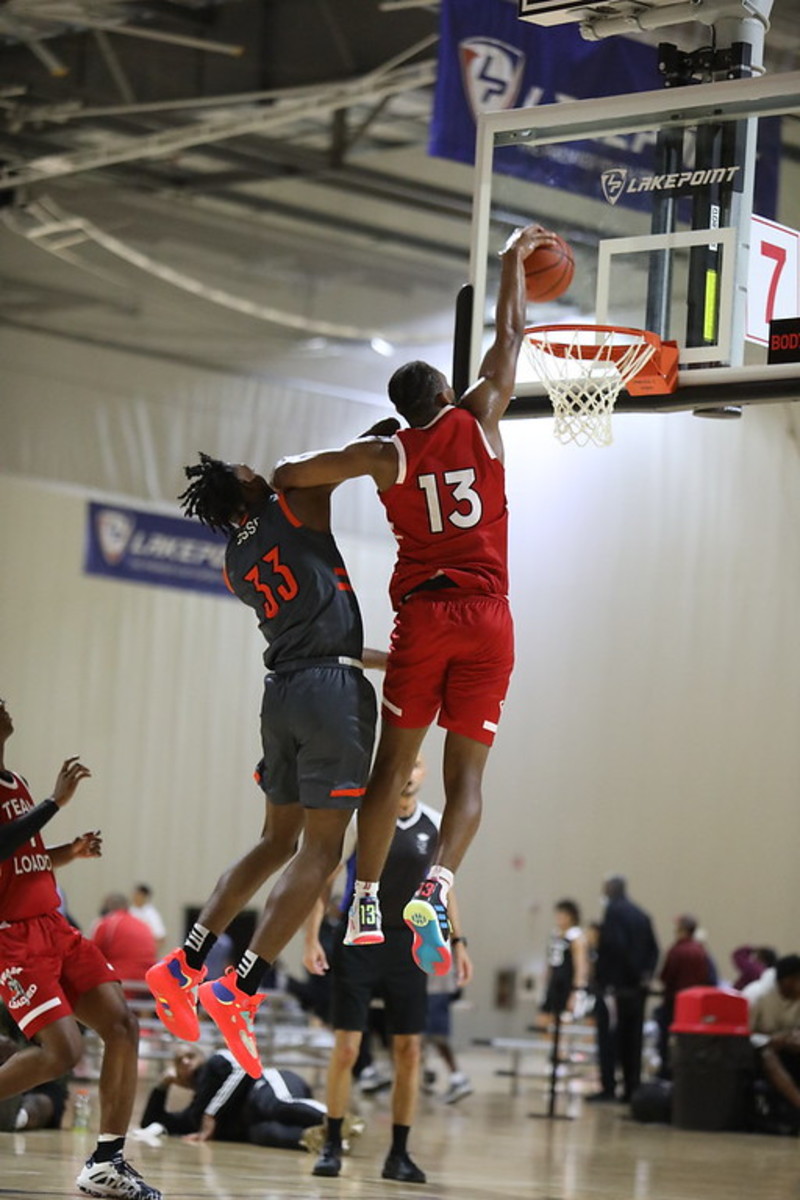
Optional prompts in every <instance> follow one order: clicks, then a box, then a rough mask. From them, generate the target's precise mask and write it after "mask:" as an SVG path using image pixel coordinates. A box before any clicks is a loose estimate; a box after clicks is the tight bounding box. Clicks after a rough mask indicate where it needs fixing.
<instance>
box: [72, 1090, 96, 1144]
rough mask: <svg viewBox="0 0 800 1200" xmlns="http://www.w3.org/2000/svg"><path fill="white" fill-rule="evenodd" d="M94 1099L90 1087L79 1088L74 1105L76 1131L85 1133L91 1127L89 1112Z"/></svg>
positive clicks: (73, 1122)
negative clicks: (90, 1093)
mask: <svg viewBox="0 0 800 1200" xmlns="http://www.w3.org/2000/svg"><path fill="white" fill-rule="evenodd" d="M91 1107H92V1100H91V1096H90V1095H89V1089H88V1088H78V1090H77V1091H76V1092H75V1097H74V1099H73V1105H72V1128H73V1129H74V1130H76V1132H83V1133H85V1132H86V1130H87V1129H88V1128H89V1114H90V1112H91Z"/></svg>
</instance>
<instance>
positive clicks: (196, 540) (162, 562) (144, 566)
mask: <svg viewBox="0 0 800 1200" xmlns="http://www.w3.org/2000/svg"><path fill="white" fill-rule="evenodd" d="M226 545H227V539H226V538H225V537H223V536H221V535H220V534H216V533H213V532H212V531H211V530H210V529H206V527H205V526H204V525H200V524H199V523H198V522H196V521H188V520H185V519H184V518H183V517H163V516H160V515H159V514H157V513H152V512H146V511H143V510H141V509H133V508H124V507H122V506H121V505H119V504H97V503H95V502H90V503H89V505H88V506H87V509H86V537H85V546H84V563H83V567H84V571H85V572H86V574H87V575H105V576H106V577H107V578H111V579H119V580H122V581H123V582H125V583H149V584H160V585H162V586H164V587H175V588H189V589H190V590H191V591H195V592H211V593H213V594H214V595H219V596H229V595H230V592H229V591H228V589H227V587H226V586H225V583H224V581H223V578H222V569H223V566H224V564H225V547H226Z"/></svg>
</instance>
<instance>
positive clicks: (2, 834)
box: [0, 756, 91, 862]
mask: <svg viewBox="0 0 800 1200" xmlns="http://www.w3.org/2000/svg"><path fill="white" fill-rule="evenodd" d="M89 775H91V771H90V770H89V768H88V767H85V766H84V765H83V763H81V762H79V761H78V758H77V756H75V757H73V758H68V759H67V760H66V761H65V763H64V765H63V766H62V768H61V770H60V771H59V773H58V778H57V779H56V786H55V788H54V789H53V794H52V796H48V797H47V799H46V800H42V801H41V803H40V804H37V805H36V807H35V808H32V809H31V810H30V812H26V813H24V814H23V815H22V816H21V817H17V818H16V819H15V820H13V821H9V823H8V824H7V825H3V826H0V862H3V861H4V859H7V858H10V857H11V855H12V854H13V853H14V851H15V850H19V848H20V846H24V845H25V843H26V842H29V841H30V839H31V838H32V837H33V836H34V835H35V834H37V833H39V831H40V830H41V829H43V828H44V826H45V825H46V824H47V822H48V821H52V819H53V817H54V816H55V815H56V813H57V812H58V810H59V809H60V808H63V807H64V805H65V804H67V803H68V802H69V801H70V800H71V799H72V797H73V796H74V794H75V789H76V788H77V786H78V784H79V783H80V781H81V780H82V779H86V778H87V776H89Z"/></svg>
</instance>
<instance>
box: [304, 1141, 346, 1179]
mask: <svg viewBox="0 0 800 1200" xmlns="http://www.w3.org/2000/svg"><path fill="white" fill-rule="evenodd" d="M341 1169H342V1148H341V1146H335V1145H334V1144H333V1142H326V1143H325V1145H324V1146H323V1147H322V1153H321V1154H320V1156H319V1158H318V1159H317V1161H316V1162H315V1163H314V1170H313V1171H312V1172H311V1174H312V1175H326V1176H329V1177H333V1176H336V1175H338V1174H339V1172H340V1171H341Z"/></svg>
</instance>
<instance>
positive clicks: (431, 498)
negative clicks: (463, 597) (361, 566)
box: [379, 405, 508, 608]
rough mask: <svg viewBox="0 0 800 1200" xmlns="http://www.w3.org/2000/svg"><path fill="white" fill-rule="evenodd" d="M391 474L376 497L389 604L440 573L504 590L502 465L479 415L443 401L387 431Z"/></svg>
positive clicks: (468, 584)
mask: <svg viewBox="0 0 800 1200" xmlns="http://www.w3.org/2000/svg"><path fill="white" fill-rule="evenodd" d="M392 440H393V441H394V444H395V446H396V447H397V453H398V455H399V460H400V461H399V464H398V471H397V479H396V481H395V483H393V484H392V486H391V487H389V488H387V489H386V491H385V492H380V493H379V495H380V498H381V500H382V501H383V504H384V506H385V508H386V515H387V517H388V518H389V521H390V523H391V526H392V530H393V532H394V535H395V537H396V538H397V562H396V563H395V567H394V573H393V575H392V580H391V583H390V584H389V595H390V597H391V601H392V604H393V606H394V608H398V607H399V605H400V603H401V601H402V600H403V598H404V596H406V595H407V593H408V592H410V591H412V590H413V589H414V588H415V587H418V586H419V584H421V583H424V582H425V580H427V579H432V578H433V577H434V576H436V575H440V574H445V575H446V576H447V577H448V578H449V579H451V580H452V581H453V583H455V584H457V585H458V586H459V587H463V588H465V589H469V591H471V592H476V591H477V592H486V593H489V594H492V595H500V596H505V595H506V593H507V592H508V508H507V505H506V492H505V471H504V468H503V464H502V463H501V462H500V460H499V459H498V457H497V455H496V454H495V453H494V451H493V450H492V448H491V446H490V445H489V443H488V441H487V439H486V435H485V433H484V432H483V429H482V428H481V425H480V422H479V421H478V420H477V418H476V417H474V416H473V415H472V413H470V412H468V411H467V410H466V409H463V408H455V407H454V406H452V405H448V406H447V407H446V408H443V409H442V410H441V411H440V412H439V413H438V415H437V416H436V417H434V419H433V420H432V421H431V422H430V424H429V425H424V426H422V427H421V428H411V429H401V430H400V432H399V433H396V434H395V436H394V438H393V439H392Z"/></svg>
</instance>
